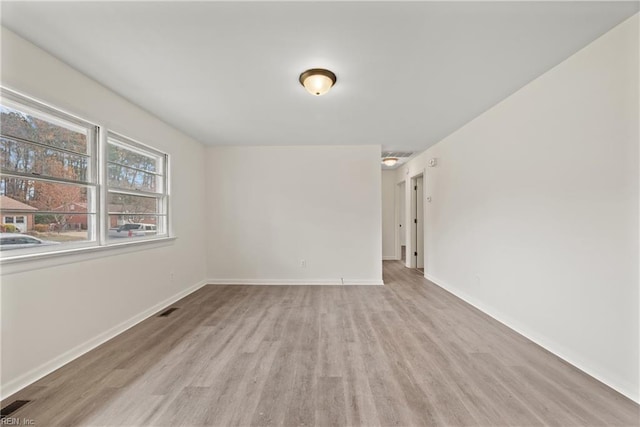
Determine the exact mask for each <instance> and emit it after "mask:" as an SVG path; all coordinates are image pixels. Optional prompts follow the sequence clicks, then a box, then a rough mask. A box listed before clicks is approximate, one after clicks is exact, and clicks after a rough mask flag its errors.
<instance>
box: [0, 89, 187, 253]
mask: <svg viewBox="0 0 640 427" xmlns="http://www.w3.org/2000/svg"><path fill="white" fill-rule="evenodd" d="M0 104H6V105H7V106H9V107H15V108H17V109H18V110H20V109H21V107H22V110H24V112H25V113H30V112H34V113H36V114H35V115H36V116H37V115H44V116H45V117H46V118H47V120H49V118H51V120H49V121H50V122H52V123H53V124H56V122H55V121H56V120H60V121H61V125H68V124H74V125H77V126H80V127H82V128H86V129H91V130H92V131H91V132H88V135H87V146H88V147H87V159H88V166H87V169H88V170H87V179H86V181H80V180H78V181H72V180H65V179H64V178H60V179H58V178H49V177H39V179H40V180H42V181H46V182H52V183H67V184H74V185H81V186H86V187H87V215H88V219H87V233H89V234H88V235H89V236H90V237H91V240H90V241H83V242H79V243H67V244H63V245H56V246H48V247H47V248H29V249H13V250H10V251H9V250H7V251H0V264H2V265H4V264H8V263H12V262H15V261H25V260H33V259H40V258H49V257H57V256H66V255H78V254H82V253H85V252H87V253H89V252H95V251H100V250H107V249H108V250H114V249H116V248H122V247H125V246H126V247H131V249H128V250H126V252H129V251H131V250H136V249H135V247H136V246H138V245H140V244H149V243H155V244H158V243H161V242H162V241H163V240H174V239H175V238H174V237H172V236H171V230H172V228H171V221H170V215H169V213H170V203H169V187H170V178H169V167H170V163H169V161H170V158H169V155H168V154H167V153H164V152H161V151H159V150H157V149H155V148H153V147H150V146H148V145H146V144H143V143H140V142H138V141H135V140H133V139H131V138H128V137H126V136H124V135H121V134H119V133H117V132H114V131H112V130H110V129H106V127H102V126H99V125H96V124H94V123H91V122H89V121H86V120H84V119H81V118H79V117H78V116H75V115H73V114H70V113H68V112H65V111H62V110H60V109H58V108H56V107H53V106H51V105H47V104H45V103H43V102H40V101H38V100H35V99H33V98H31V97H28V96H25V95H23V94H20V93H18V92H15V91H13V90H10V89H7V88H5V87H1V86H0ZM65 127H66V126H65ZM109 139H115V140H117V141H118V143H119V144H120V145H123V146H125V148H126V147H131V148H133V149H134V151H140V152H143V153H148V154H151V155H153V156H157V157H159V158H162V160H163V161H162V163H163V171H162V174H158V176H160V175H161V180H162V181H161V183H160V185H161V186H162V192H161V193H158V194H155V195H154V197H156V198H158V199H161V203H162V210H163V212H162V215H161V216H158V218H162V219H163V225H162V233H161V234H156V235H150V236H145V237H140V238H136V239H123V241H117V242H114V241H110V239H109V238H108V230H109V211H108V205H107V200H108V192H109V185H108V182H107V160H108V159H107V147H108V143H109V142H108V141H109ZM54 148H55V147H54ZM5 172H6V173H5ZM2 174H3V175H6V176H11V177H15V178H18V179H28V178H33V177H32V176H31V175H29V174H26V173H22V172H12V171H2ZM135 193H136V192H135V191H133V192H131V193H130V194H135ZM92 217H93V219H94V220H91V218H92ZM25 222H26V219H25ZM156 228H157V229H160V228H161V227H160V226H159V225H156ZM58 246H60V247H58ZM119 250H121V251H124V249H119Z"/></svg>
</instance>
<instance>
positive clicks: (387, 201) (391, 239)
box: [382, 170, 400, 259]
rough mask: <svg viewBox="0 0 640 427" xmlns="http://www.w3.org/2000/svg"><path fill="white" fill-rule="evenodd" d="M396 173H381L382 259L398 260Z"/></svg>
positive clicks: (386, 171) (391, 171)
mask: <svg viewBox="0 0 640 427" xmlns="http://www.w3.org/2000/svg"><path fill="white" fill-rule="evenodd" d="M395 197H396V172H395V171H394V170H383V171H382V259H400V254H397V253H396V227H398V225H397V224H396V200H395Z"/></svg>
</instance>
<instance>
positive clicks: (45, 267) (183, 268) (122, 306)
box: [0, 29, 206, 396]
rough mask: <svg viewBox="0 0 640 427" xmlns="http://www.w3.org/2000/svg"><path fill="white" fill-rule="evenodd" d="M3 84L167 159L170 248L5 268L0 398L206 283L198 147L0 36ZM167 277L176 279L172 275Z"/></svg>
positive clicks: (29, 47)
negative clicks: (110, 131)
mask: <svg viewBox="0 0 640 427" xmlns="http://www.w3.org/2000/svg"><path fill="white" fill-rule="evenodd" d="M1 50H2V84H3V85H4V86H6V87H9V88H11V89H14V90H17V91H19V92H22V93H24V94H25V95H28V96H31V97H34V98H36V99H39V100H41V101H43V102H46V103H49V104H51V105H53V106H55V107H58V108H60V109H63V110H65V111H67V112H69V113H72V114H75V115H77V116H79V117H81V118H84V119H86V120H89V121H92V122H94V123H96V124H98V125H102V126H105V127H107V128H109V129H111V130H114V131H117V132H119V133H122V134H124V135H126V136H129V137H131V138H134V139H137V140H139V141H141V142H144V143H146V144H148V145H150V146H153V147H155V148H157V149H159V150H163V151H165V152H167V153H169V154H170V156H171V158H170V160H171V170H170V174H171V213H172V218H173V219H172V223H173V230H174V235H175V236H177V239H176V240H175V241H173V242H168V243H162V244H158V243H155V244H152V245H146V246H144V247H137V248H136V249H135V250H129V249H126V250H122V249H121V250H115V249H114V250H108V251H106V252H100V253H93V254H85V255H72V256H71V255H70V256H63V257H56V258H51V259H47V260H42V261H29V262H22V263H20V264H10V265H3V267H2V276H1V279H2V283H1V291H0V296H1V300H2V305H1V318H2V331H1V332H2V366H1V368H2V369H1V372H2V382H1V384H2V394H3V396H6V395H8V394H11V393H12V392H14V391H16V390H17V389H19V388H21V387H23V386H25V385H27V384H29V383H30V382H32V381H34V380H36V379H38V378H39V377H40V376H42V375H44V374H46V373H48V372H50V371H51V370H53V369H55V368H57V367H59V366H61V365H62V364H64V363H66V362H68V361H69V360H72V359H73V358H75V357H77V356H78V355H80V354H82V353H83V352H85V351H87V350H89V349H90V348H91V347H93V346H95V345H97V344H99V343H100V342H102V341H104V340H106V339H108V338H110V337H111V336H112V335H113V334H115V333H117V332H119V331H121V330H122V329H124V328H126V327H128V326H131V325H132V324H134V323H135V322H136V321H138V320H141V319H142V318H144V317H145V316H147V315H149V314H151V313H150V312H149V311H150V310H151V311H152V310H154V309H157V308H158V306H159V305H160V306H161V305H162V304H168V303H170V302H171V300H172V299H174V298H176V297H177V296H179V295H182V294H184V293H188V292H189V291H190V290H193V288H194V287H196V286H198V285H199V284H202V281H203V279H204V278H205V257H204V252H205V240H204V239H205V236H204V235H203V232H202V230H203V226H204V224H205V223H206V221H205V218H204V215H205V206H204V181H203V177H204V147H203V146H202V145H201V144H200V143H199V142H197V141H194V140H193V139H190V138H188V137H187V136H185V135H183V134H181V133H180V132H178V131H176V130H174V129H173V128H171V127H169V126H168V125H166V124H164V123H163V122H161V121H160V120H158V119H156V118H155V117H153V116H151V115H150V114H148V113H146V112H145V111H143V110H141V109H140V108H138V107H136V106H135V105H133V104H131V103H129V102H127V101H126V100H125V99H124V98H122V97H120V96H118V95H116V94H115V93H113V92H111V91H110V90H108V89H106V88H105V87H104V86H101V85H99V84H98V83H96V82H95V81H93V80H91V79H89V78H88V77H86V76H84V75H82V74H80V73H79V72H77V71H75V70H74V69H72V68H71V67H69V66H67V65H66V64H64V63H62V62H60V61H59V60H57V59H56V58H54V57H53V56H51V55H50V54H48V53H47V52H45V51H43V50H41V49H40V48H38V47H36V46H34V45H33V44H31V43H29V42H27V41H25V40H24V39H22V38H20V37H18V36H17V35H15V34H14V33H12V32H11V31H8V30H6V29H2V49H1ZM171 272H173V279H172V278H171V275H170V273H171Z"/></svg>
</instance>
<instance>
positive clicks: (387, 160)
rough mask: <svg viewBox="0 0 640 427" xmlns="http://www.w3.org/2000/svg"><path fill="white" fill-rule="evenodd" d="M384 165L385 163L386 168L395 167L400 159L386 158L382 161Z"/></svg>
mask: <svg viewBox="0 0 640 427" xmlns="http://www.w3.org/2000/svg"><path fill="white" fill-rule="evenodd" d="M382 163H384V165H385V166H394V165H395V164H396V163H398V158H397V157H385V158H384V159H382Z"/></svg>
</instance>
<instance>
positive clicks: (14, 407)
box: [0, 400, 31, 424]
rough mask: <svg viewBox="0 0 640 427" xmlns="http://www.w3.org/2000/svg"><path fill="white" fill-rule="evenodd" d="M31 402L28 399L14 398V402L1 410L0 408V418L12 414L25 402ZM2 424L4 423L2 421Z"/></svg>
mask: <svg viewBox="0 0 640 427" xmlns="http://www.w3.org/2000/svg"><path fill="white" fill-rule="evenodd" d="M29 402H31V401H30V400H15V401H14V402H12V403H10V404H8V405H7V406H5V407H4V408H2V410H0V419H3V418H6V417H8V416H9V415H11V414H13V413H14V412H15V411H17V410H18V409H20V408H22V407H23V406H24V405H26V404H27V403H29ZM3 424H4V423H3Z"/></svg>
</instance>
